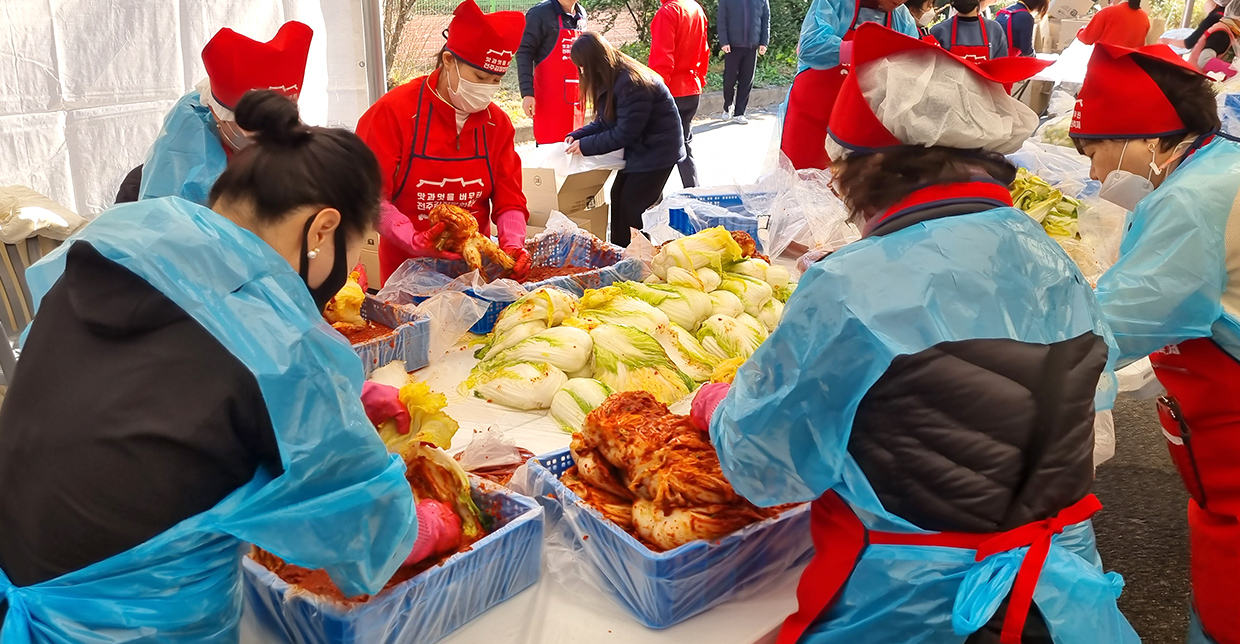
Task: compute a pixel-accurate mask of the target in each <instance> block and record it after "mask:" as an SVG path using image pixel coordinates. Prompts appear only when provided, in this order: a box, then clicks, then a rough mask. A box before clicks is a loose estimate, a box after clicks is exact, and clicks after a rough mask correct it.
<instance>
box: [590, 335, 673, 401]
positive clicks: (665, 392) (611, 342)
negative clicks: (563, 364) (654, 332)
mask: <svg viewBox="0 0 1240 644" xmlns="http://www.w3.org/2000/svg"><path fill="white" fill-rule="evenodd" d="M669 324H670V323H669ZM590 337H592V338H594V377H595V378H597V379H598V380H599V381H600V382H602V383H603V384H605V385H607V386H609V387H611V388H612V389H615V390H616V391H645V392H649V393H650V394H651V395H652V396H654V397H655V398H656V399H658V400H659V402H662V403H664V404H669V405H670V404H672V403H674V402H676V401H678V400H680V399H681V398H684V397H685V396H687V395H689V392H690V391H692V390H693V388H694V386H695V383H694V382H693V379H692V378H690V377H689V376H686V375H685V374H683V373H681V371H680V369H678V368H677V367H676V363H675V362H673V361H672V359H671V358H669V357H667V353H666V352H664V351H663V347H662V346H661V345H660V344H659V342H658V341H657V340H655V339H654V338H653V337H651V335H650V334H648V333H645V332H644V331H641V330H640V329H636V328H633V327H630V326H622V325H619V324H600V325H599V326H597V327H595V329H594V330H593V331H591V332H590Z"/></svg>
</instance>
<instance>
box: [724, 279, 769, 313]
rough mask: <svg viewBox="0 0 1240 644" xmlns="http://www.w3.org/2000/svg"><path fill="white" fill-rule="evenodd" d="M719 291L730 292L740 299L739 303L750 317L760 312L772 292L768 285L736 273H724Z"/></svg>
mask: <svg viewBox="0 0 1240 644" xmlns="http://www.w3.org/2000/svg"><path fill="white" fill-rule="evenodd" d="M719 289H720V290H722V291H730V292H731V293H733V294H734V295H736V296H737V297H739V298H741V302H743V303H744V304H745V312H746V313H748V314H750V315H757V314H758V311H760V310H762V305H763V304H766V301H767V300H769V299H771V294H772V293H773V292H774V291H773V289H771V285H770V284H767V283H766V282H763V281H762V280H758V279H754V278H752V277H749V276H748V275H739V274H737V273H724V275H723V281H722V282H720V283H719Z"/></svg>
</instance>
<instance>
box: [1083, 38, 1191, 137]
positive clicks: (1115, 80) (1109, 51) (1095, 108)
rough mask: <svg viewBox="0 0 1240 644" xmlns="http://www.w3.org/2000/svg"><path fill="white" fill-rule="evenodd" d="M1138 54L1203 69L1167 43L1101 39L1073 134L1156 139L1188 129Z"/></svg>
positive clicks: (1177, 65) (1175, 64) (1085, 84)
mask: <svg viewBox="0 0 1240 644" xmlns="http://www.w3.org/2000/svg"><path fill="white" fill-rule="evenodd" d="M1138 58H1144V59H1145V60H1158V61H1162V62H1164V63H1167V64H1169V65H1174V66H1176V67H1179V68H1181V69H1184V70H1187V71H1190V72H1193V73H1194V74H1200V73H1201V72H1199V71H1197V69H1196V68H1194V67H1193V66H1192V65H1189V64H1188V63H1187V62H1185V61H1184V59H1183V58H1180V57H1179V56H1178V55H1176V53H1175V52H1174V51H1172V49H1171V48H1170V47H1168V46H1166V45H1149V46H1146V47H1142V48H1140V49H1131V48H1128V47H1117V46H1115V45H1105V44H1102V43H1099V44H1097V45H1094V53H1093V55H1092V56H1090V58H1089V67H1088V68H1086V70H1085V81H1084V82H1083V83H1081V91H1080V92H1079V93H1078V94H1077V97H1076V109H1075V110H1074V111H1073V113H1072V127H1071V129H1070V130H1069V131H1068V133H1069V135H1070V136H1072V137H1074V138H1078V139H1145V138H1149V139H1153V138H1158V137H1161V136H1170V135H1173V134H1182V133H1185V132H1187V131H1188V127H1187V126H1185V125H1184V121H1183V120H1182V119H1180V115H1179V114H1178V113H1177V112H1176V111H1175V107H1174V106H1172V105H1171V101H1170V100H1168V99H1167V96H1166V94H1163V91H1162V90H1161V89H1160V88H1159V87H1158V84H1157V83H1155V82H1154V79H1153V78H1150V75H1149V74H1147V73H1145V70H1144V69H1141V66H1140V65H1138V64H1137V59H1138Z"/></svg>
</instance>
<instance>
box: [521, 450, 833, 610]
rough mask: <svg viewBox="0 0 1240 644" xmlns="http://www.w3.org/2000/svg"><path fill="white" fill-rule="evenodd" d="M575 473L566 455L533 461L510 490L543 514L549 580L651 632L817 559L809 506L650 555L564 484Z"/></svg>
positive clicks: (759, 587) (754, 590) (756, 588)
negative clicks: (526, 498)
mask: <svg viewBox="0 0 1240 644" xmlns="http://www.w3.org/2000/svg"><path fill="white" fill-rule="evenodd" d="M544 464H546V466H544ZM571 465H572V457H571V455H570V453H569V451H568V450H567V449H566V450H563V451H561V452H556V453H553V454H549V455H545V456H543V457H539V458H537V459H531V460H530V461H528V462H527V463H526V464H525V465H522V466H521V467H520V468H518V469H517V472H516V473H515V474H514V475H513V477H512V481H511V482H510V483H509V487H511V488H512V489H513V490H516V491H518V492H519V493H522V494H526V495H528V496H530V497H531V498H533V499H534V500H536V501H537V502H538V503H539V504H540V505H542V507H543V510H544V512H545V521H546V528H545V529H546V534H547V540H546V543H545V545H544V548H545V550H544V557H545V561H546V563H547V576H548V577H549V578H550V579H551V580H553V581H554V582H556V583H558V584H561V585H562V586H564V587H565V588H567V589H568V590H569V591H571V592H572V593H573V594H574V596H575V597H579V598H581V600H582V601H586V602H590V604H591V606H592V607H595V606H597V609H598V610H599V611H600V612H606V613H617V612H618V611H616V610H615V606H616V605H617V604H619V605H620V606H622V607H623V608H624V609H625V610H626V611H627V612H628V614H629V615H631V616H632V617H633V618H635V619H637V621H639V622H641V623H642V624H644V625H645V626H647V627H650V628H666V627H668V626H672V625H674V624H677V623H680V622H682V621H684V620H686V619H689V618H690V617H692V616H694V615H697V614H698V613H701V612H703V611H706V610H708V609H710V608H713V607H715V606H717V605H719V604H721V603H723V602H726V601H729V600H733V599H739V598H742V597H746V596H750V595H752V594H755V593H758V592H761V591H762V590H763V589H765V588H767V587H769V585H770V584H771V583H772V582H774V581H776V580H779V579H782V578H784V575H786V574H788V571H789V570H791V569H792V568H795V567H796V566H798V565H800V564H803V563H805V562H807V561H808V560H809V558H810V556H811V555H812V553H813V545H812V543H811V541H810V535H809V506H808V505H802V506H799V507H796V508H793V509H790V510H787V511H785V512H784V513H783V514H781V515H780V516H778V517H776V518H774V519H768V520H766V521H763V522H761V523H756V524H753V525H750V526H748V527H745V528H742V529H741V530H738V531H737V532H734V533H732V534H730V535H727V536H725V537H722V538H720V539H718V540H715V541H710V542H707V541H693V542H690V543H687V544H685V545H683V546H680V547H679V548H675V549H673V550H669V551H666V552H658V553H656V552H652V551H651V550H650V549H648V548H646V547H645V546H644V545H642V544H641V543H640V542H638V541H637V539H635V538H634V537H633V536H632V535H630V534H628V533H627V532H624V531H623V530H622V529H621V528H620V527H619V526H617V525H616V524H614V523H612V522H610V521H608V520H606V519H604V518H603V517H602V515H601V514H599V513H598V511H596V510H594V509H593V508H591V507H589V506H587V505H586V504H585V503H583V502H581V500H580V499H579V498H578V497H577V495H575V494H573V493H572V492H570V491H569V490H568V488H565V487H564V486H563V485H561V484H560V482H559V480H558V478H557V477H558V475H559V474H560V473H562V472H563V471H564V470H566V469H567V468H568V467H570V466H571ZM603 597H607V598H610V599H611V601H610V602H609V601H606V600H604V599H603Z"/></svg>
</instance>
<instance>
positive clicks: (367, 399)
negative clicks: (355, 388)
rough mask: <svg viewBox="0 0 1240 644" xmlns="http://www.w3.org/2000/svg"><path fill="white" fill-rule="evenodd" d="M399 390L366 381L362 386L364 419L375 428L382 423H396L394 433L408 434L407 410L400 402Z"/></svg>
mask: <svg viewBox="0 0 1240 644" xmlns="http://www.w3.org/2000/svg"><path fill="white" fill-rule="evenodd" d="M399 394H400V390H399V389H397V388H396V387H392V386H390V385H382V384H379V383H377V382H371V381H369V380H367V381H366V382H365V383H364V384H363V385H362V406H363V407H365V408H366V417H367V418H369V419H370V422H371V423H372V424H374V426H375V427H378V426H379V425H382V424H383V423H385V422H387V421H389V420H394V421H396V431H398V432H400V433H401V434H408V433H409V408H408V407H406V406H405V404H404V403H402V402H401V401H400V396H399Z"/></svg>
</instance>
